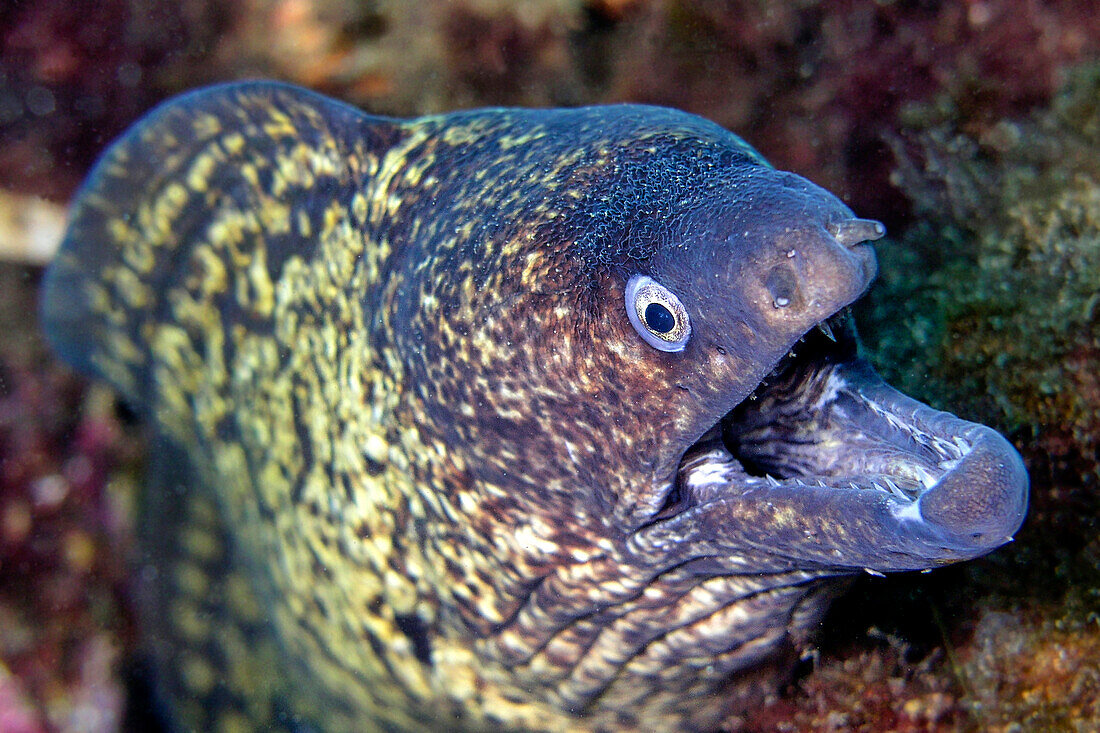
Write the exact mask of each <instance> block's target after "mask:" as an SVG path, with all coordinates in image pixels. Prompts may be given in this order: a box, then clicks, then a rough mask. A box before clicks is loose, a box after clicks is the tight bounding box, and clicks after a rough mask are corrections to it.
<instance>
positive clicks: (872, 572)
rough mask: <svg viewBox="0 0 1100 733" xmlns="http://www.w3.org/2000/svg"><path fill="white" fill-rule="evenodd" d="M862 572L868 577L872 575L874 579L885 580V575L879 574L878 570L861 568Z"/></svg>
mask: <svg viewBox="0 0 1100 733" xmlns="http://www.w3.org/2000/svg"><path fill="white" fill-rule="evenodd" d="M863 572H865V573H867V574H868V575H873V576H875V577H876V578H885V577H886V574H885V573H880V572H879V571H878V570H875V569H874V568H863Z"/></svg>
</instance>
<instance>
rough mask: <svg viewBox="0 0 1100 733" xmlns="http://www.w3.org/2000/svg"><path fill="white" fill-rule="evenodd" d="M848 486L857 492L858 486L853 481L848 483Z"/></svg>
mask: <svg viewBox="0 0 1100 733" xmlns="http://www.w3.org/2000/svg"><path fill="white" fill-rule="evenodd" d="M848 485H849V486H851V487H852V488H853V489H855V490H856V491H859V484H857V483H856V482H855V481H849V482H848Z"/></svg>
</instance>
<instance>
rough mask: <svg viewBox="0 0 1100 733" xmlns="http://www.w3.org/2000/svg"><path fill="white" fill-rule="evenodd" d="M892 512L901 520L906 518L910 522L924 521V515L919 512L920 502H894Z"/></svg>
mask: <svg viewBox="0 0 1100 733" xmlns="http://www.w3.org/2000/svg"><path fill="white" fill-rule="evenodd" d="M892 512H893V514H894V516H895V517H897V518H898V519H901V520H903V521H904V520H908V521H911V522H924V517H923V516H921V513H920V502H919V501H912V502H909V503H908V504H901V505H897V504H895V505H894V506H893V508H892Z"/></svg>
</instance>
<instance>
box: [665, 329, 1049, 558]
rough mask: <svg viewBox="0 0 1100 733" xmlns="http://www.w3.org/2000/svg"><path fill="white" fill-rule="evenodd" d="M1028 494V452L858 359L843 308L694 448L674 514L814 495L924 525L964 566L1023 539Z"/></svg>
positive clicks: (896, 521)
mask: <svg viewBox="0 0 1100 733" xmlns="http://www.w3.org/2000/svg"><path fill="white" fill-rule="evenodd" d="M1026 488H1027V479H1026V473H1025V472H1024V470H1023V466H1022V463H1021V462H1020V459H1019V456H1018V454H1016V451H1015V450H1014V449H1013V448H1012V447H1011V446H1010V445H1009V444H1008V443H1007V441H1005V440H1004V438H1002V437H1001V436H1000V435H999V434H997V433H996V432H995V431H993V430H991V429H989V428H986V427H984V426H982V425H978V424H976V423H971V422H967V421H965V420H961V419H959V418H957V417H955V416H953V415H950V414H948V413H944V412H939V411H937V410H934V409H932V408H931V407H928V406H927V405H924V404H922V403H920V402H917V401H916V400H913V399H911V398H909V397H906V396H905V395H903V394H901V393H900V392H898V391H897V390H895V389H893V388H892V387H890V386H889V385H887V384H885V382H883V381H882V379H881V378H880V377H878V375H877V374H875V372H874V370H873V369H872V368H871V367H870V365H868V364H867V363H866V362H865V361H863V360H862V359H860V358H859V357H858V355H857V344H856V335H855V330H854V328H853V327H852V325H851V323H850V319H849V317H848V316H847V314H846V313H841V314H839V315H836V316H833V317H832V318H830V319H829V320H827V321H825V322H823V323H822V324H820V325H819V326H816V327H815V328H814V329H812V330H811V331H810V332H809V333H807V334H806V335H805V336H804V337H803V338H802V339H801V340H800V341H799V342H798V343H797V344H796V345H795V346H794V348H793V349H792V350H791V351H790V353H788V354H787V355H786V356H785V357H784V358H783V359H782V360H780V362H779V363H778V364H777V365H776V366H775V368H774V369H773V370H772V371H771V372H770V373H769V375H768V376H767V377H766V378H765V379H764V380H763V381H762V382H761V383H760V385H758V386H757V388H756V390H755V391H754V392H753V393H752V395H750V396H749V397H748V398H747V399H745V400H744V401H742V402H741V403H740V404H739V405H737V406H736V407H735V408H734V409H733V410H731V411H730V412H729V413H728V414H727V415H726V416H725V417H723V419H722V420H721V421H720V422H719V423H717V424H716V425H714V426H713V427H712V428H711V429H710V430H709V431H707V432H706V434H704V435H703V436H702V437H701V438H700V439H699V440H698V441H696V442H695V443H694V444H693V445H692V446H691V447H690V448H689V449H688V450H687V451H686V452H685V454H684V457H683V459H682V460H681V463H680V467H679V471H678V474H677V481H676V486H675V489H674V490H673V492H672V494H671V495H670V497H669V502H668V503H667V504H666V508H665V512H666V514H665V516H668V515H670V514H676V513H680V512H683V511H687V510H689V509H691V508H692V507H705V506H706V505H708V504H712V503H719V502H725V503H729V502H731V501H736V502H741V501H751V500H756V501H766V502H770V501H772V499H773V498H775V499H776V500H777V501H779V502H781V503H784V505H785V506H796V505H795V504H793V503H792V502H794V501H796V500H797V497H804V501H810V500H811V498H813V500H812V502H811V508H812V507H813V506H817V507H820V506H822V505H825V504H827V505H828V506H829V507H831V510H830V511H832V512H833V513H834V514H836V515H837V516H834V517H833V521H835V522H838V523H840V522H843V521H844V520H845V517H846V516H852V517H856V516H857V515H858V516H867V515H869V514H870V513H871V512H872V509H873V511H874V513H875V514H877V515H878V516H879V520H878V521H880V522H881V521H882V520H883V518H886V519H888V520H889V522H890V523H891V524H892V525H893V526H894V527H900V526H902V525H906V526H910V527H912V526H916V527H917V532H916V534H919V535H922V536H923V539H924V540H926V541H927V540H930V541H931V543H932V544H933V545H934V546H935V547H936V548H942V549H944V550H947V549H949V548H950V550H951V552H947V553H946V554H944V557H945V558H947V557H949V558H951V559H954V558H955V556H956V553H961V554H962V555H971V554H980V552H985V551H988V550H989V549H991V548H992V547H995V546H997V545H1000V544H1003V543H1004V542H1007V541H1008V540H1009V539H1011V534H1012V533H1013V532H1015V530H1016V529H1017V528H1018V527H1019V524H1020V522H1021V521H1022V518H1023V513H1024V511H1025V508H1026ZM922 544H923V542H922ZM937 553H938V550H933V551H928V549H927V548H925V549H924V550H921V551H918V552H917V554H922V555H923V556H925V557H929V556H932V555H936V554H937ZM890 569H892V568H890Z"/></svg>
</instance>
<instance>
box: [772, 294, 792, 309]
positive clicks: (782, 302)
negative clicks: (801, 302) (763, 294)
mask: <svg viewBox="0 0 1100 733" xmlns="http://www.w3.org/2000/svg"><path fill="white" fill-rule="evenodd" d="M790 304H791V299H790V298H783V297H779V298H776V299H775V300H773V301H772V305H774V306H775V307H776V308H786V307H787V306H788V305H790Z"/></svg>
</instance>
